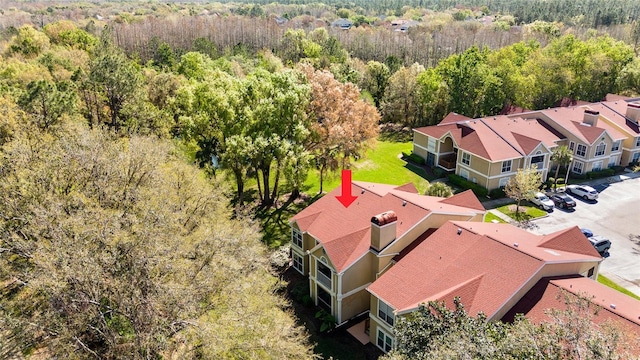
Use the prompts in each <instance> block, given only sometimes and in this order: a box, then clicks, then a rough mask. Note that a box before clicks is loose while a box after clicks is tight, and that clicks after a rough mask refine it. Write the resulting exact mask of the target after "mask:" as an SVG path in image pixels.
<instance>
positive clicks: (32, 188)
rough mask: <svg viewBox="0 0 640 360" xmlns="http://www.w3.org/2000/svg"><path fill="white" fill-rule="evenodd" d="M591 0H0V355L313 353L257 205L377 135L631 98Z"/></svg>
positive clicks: (268, 208)
mask: <svg viewBox="0 0 640 360" xmlns="http://www.w3.org/2000/svg"><path fill="white" fill-rule="evenodd" d="M601 3H602V2H596V1H589V2H584V3H582V6H583V7H582V8H577V6H576V5H575V3H573V2H567V1H548V2H530V1H495V2H491V3H479V2H476V1H467V2H465V1H461V2H456V3H455V4H453V3H451V2H448V1H417V0H416V1H403V2H400V1H395V0H379V1H375V0H373V1H358V0H354V1H351V2H349V3H343V2H337V1H335V2H334V1H327V2H325V3H324V4H321V3H315V2H313V3H312V2H306V1H290V2H283V3H272V2H268V3H267V2H261V1H253V2H251V3H243V2H241V1H238V2H234V3H206V2H189V3H187V2H167V3H159V2H158V3H157V2H144V3H143V2H134V1H122V2H99V3H84V2H74V1H68V2H59V3H54V2H44V1H42V2H41V1H38V2H18V1H16V2H13V1H6V0H0V8H1V10H0V108H1V111H0V284H2V285H1V286H0V294H1V296H2V303H1V304H0V357H10V356H17V354H22V355H40V356H43V357H52V358H57V357H63V356H67V355H69V354H73V355H72V356H71V357H75V358H89V357H100V358H122V357H128V358H150V357H154V358H159V357H167V358H185V357H188V358H197V357H199V358H295V359H297V358H309V357H312V356H313V353H312V344H310V341H309V337H308V334H307V333H306V332H305V329H303V328H301V327H299V325H298V323H297V322H296V319H295V316H294V315H293V314H292V313H291V306H290V304H289V303H288V302H287V301H286V300H285V298H284V297H283V296H282V289H283V286H284V285H285V284H283V282H282V281H281V280H280V279H279V275H280V274H279V273H278V272H277V271H275V270H274V268H273V267H272V264H270V263H269V261H268V260H267V259H268V254H270V253H271V252H272V251H273V250H275V249H273V248H269V247H268V246H267V245H273V246H277V245H279V244H282V243H286V242H287V241H288V237H289V234H288V233H287V232H286V230H287V227H286V219H284V220H282V221H283V223H285V226H284V228H285V230H284V231H283V232H282V233H279V234H269V237H270V238H269V241H266V240H265V238H266V236H264V233H262V232H261V230H264V229H260V228H259V224H258V221H257V219H256V217H257V216H256V214H257V213H258V212H261V213H263V214H264V213H265V212H267V213H268V214H269V215H268V216H273V217H274V218H276V217H280V216H281V214H282V213H281V212H279V211H281V210H282V209H283V208H286V206H288V205H290V204H291V203H292V202H294V201H296V200H297V199H298V198H299V196H300V195H301V193H302V192H303V184H304V182H305V181H306V179H307V178H308V176H309V174H310V173H312V172H314V173H316V174H317V176H318V177H319V178H320V193H322V192H323V188H322V182H323V179H324V178H325V177H326V176H328V175H329V174H332V173H336V172H337V171H338V170H340V169H344V168H348V167H349V164H350V162H351V161H353V159H356V158H361V157H362V156H364V154H365V150H366V149H367V148H368V147H369V146H370V144H371V142H373V141H375V139H376V137H377V136H378V134H379V131H380V126H381V125H383V124H384V123H390V124H396V125H397V127H399V128H403V127H415V126H424V125H430V124H436V123H437V122H439V121H440V120H441V119H442V118H443V117H444V116H445V115H446V114H447V113H449V112H452V111H453V112H457V113H460V114H464V115H466V116H470V117H479V116H489V115H494V114H498V113H502V112H507V111H510V110H511V109H513V108H525V109H540V108H545V107H549V106H554V105H555V104H557V103H559V102H560V101H562V100H563V99H567V98H569V99H573V100H585V101H597V100H600V99H602V98H603V97H604V96H605V95H606V94H608V93H619V94H624V95H629V96H636V95H638V94H640V60H639V59H638V58H637V57H636V50H637V43H638V39H639V37H640V30H639V29H640V27H638V26H637V23H636V19H635V14H636V12H637V6H636V7H635V8H634V7H632V5H634V4H635V5H637V4H636V3H635V2H633V1H631V2H608V3H607V5H606V6H607V7H606V9H605V8H604V7H603V6H604V5H603V4H601ZM551 7H553V10H552V8H551ZM612 9H614V10H615V11H616V14H617V15H616V16H615V17H614V16H613V15H612V13H611V11H613V10H612ZM542 13H544V14H545V15H544V16H542V15H541V14H542ZM536 14H537V15H536ZM622 15H624V18H623V17H621V16H622ZM487 16H489V18H486V17H487ZM554 16H555V17H554ZM338 18H348V19H350V20H351V21H352V23H353V26H352V27H351V28H350V29H349V30H343V29H338V28H337V27H334V26H332V25H331V23H332V22H333V21H334V20H336V19H338ZM394 20H413V21H415V23H412V24H413V25H412V27H410V28H408V29H407V30H406V31H396V30H398V29H395V28H393V26H394V25H392V21H394ZM276 238H277V239H278V241H274V239H276ZM261 240H262V242H261ZM274 244H275V245H274ZM210 339H215V341H211V340H210Z"/></svg>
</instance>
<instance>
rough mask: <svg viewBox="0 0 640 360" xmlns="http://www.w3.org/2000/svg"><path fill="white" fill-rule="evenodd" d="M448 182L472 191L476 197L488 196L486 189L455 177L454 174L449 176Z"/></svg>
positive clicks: (460, 177) (457, 176)
mask: <svg viewBox="0 0 640 360" xmlns="http://www.w3.org/2000/svg"><path fill="white" fill-rule="evenodd" d="M449 181H450V182H451V183H452V184H454V185H456V186H458V187H461V188H463V189H471V191H473V193H474V194H476V196H477V197H481V198H484V197H487V195H488V194H489V190H487V189H486V188H484V187H482V186H480V185H478V184H476V183H473V182H471V181H469V180H467V179H465V178H463V177H462V176H459V175H456V174H450V175H449Z"/></svg>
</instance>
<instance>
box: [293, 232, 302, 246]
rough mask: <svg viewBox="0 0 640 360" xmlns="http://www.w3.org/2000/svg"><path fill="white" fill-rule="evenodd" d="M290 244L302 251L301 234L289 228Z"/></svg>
mask: <svg viewBox="0 0 640 360" xmlns="http://www.w3.org/2000/svg"><path fill="white" fill-rule="evenodd" d="M291 242H292V243H293V244H294V245H296V246H297V247H299V248H300V249H302V233H301V232H300V230H298V229H296V228H291Z"/></svg>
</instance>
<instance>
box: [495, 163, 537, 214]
mask: <svg viewBox="0 0 640 360" xmlns="http://www.w3.org/2000/svg"><path fill="white" fill-rule="evenodd" d="M540 185H542V175H541V174H540V172H538V167H537V166H535V165H533V166H531V167H529V168H526V169H518V171H517V172H516V174H515V175H514V176H512V177H511V178H510V179H509V182H508V183H507V186H505V188H504V192H505V193H506V194H507V196H508V197H510V198H512V199H513V200H515V201H516V219H518V218H519V217H518V214H519V211H520V203H521V202H522V200H531V199H533V196H534V195H535V194H536V192H538V190H539V189H540Z"/></svg>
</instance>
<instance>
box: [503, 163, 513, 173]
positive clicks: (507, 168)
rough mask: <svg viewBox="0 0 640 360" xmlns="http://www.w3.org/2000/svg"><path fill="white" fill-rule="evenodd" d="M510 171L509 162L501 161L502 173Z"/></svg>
mask: <svg viewBox="0 0 640 360" xmlns="http://www.w3.org/2000/svg"><path fill="white" fill-rule="evenodd" d="M509 171H511V160H507V161H503V162H502V172H503V173H504V172H509Z"/></svg>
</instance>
